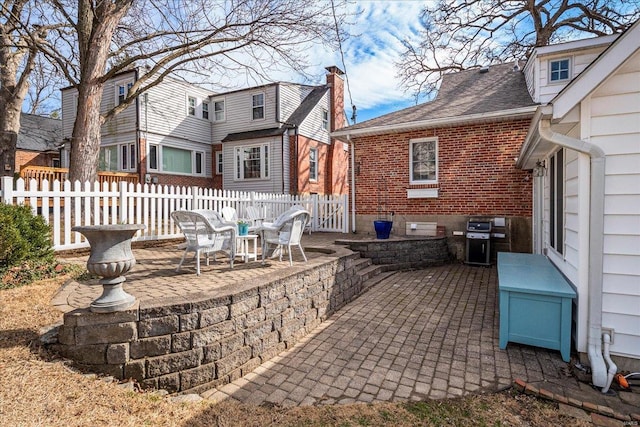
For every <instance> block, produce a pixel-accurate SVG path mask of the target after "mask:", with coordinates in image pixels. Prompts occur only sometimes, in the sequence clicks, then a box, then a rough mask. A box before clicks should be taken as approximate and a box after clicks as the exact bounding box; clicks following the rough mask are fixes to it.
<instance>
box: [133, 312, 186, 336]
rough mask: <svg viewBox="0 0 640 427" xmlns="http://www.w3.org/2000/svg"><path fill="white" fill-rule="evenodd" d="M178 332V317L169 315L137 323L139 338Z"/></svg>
mask: <svg viewBox="0 0 640 427" xmlns="http://www.w3.org/2000/svg"><path fill="white" fill-rule="evenodd" d="M179 330H180V317H179V316H178V315H169V316H163V317H155V318H152V319H146V320H141V321H140V322H138V335H139V336H140V338H147V337H155V336H158V335H167V334H172V333H175V332H179Z"/></svg>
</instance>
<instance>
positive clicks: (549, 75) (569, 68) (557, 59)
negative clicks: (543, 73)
mask: <svg viewBox="0 0 640 427" xmlns="http://www.w3.org/2000/svg"><path fill="white" fill-rule="evenodd" d="M563 61H567V69H566V71H567V77H566V78H564V79H561V78H557V79H555V80H553V75H554V73H557V74H558V77H559V76H560V73H561V72H562V71H565V69H564V68H562V69H558V70H556V71H553V70H552V68H553V64H554V63H561V62H563ZM548 78H549V83H562V82H566V81H569V80H571V58H556V59H550V60H549V74H548Z"/></svg>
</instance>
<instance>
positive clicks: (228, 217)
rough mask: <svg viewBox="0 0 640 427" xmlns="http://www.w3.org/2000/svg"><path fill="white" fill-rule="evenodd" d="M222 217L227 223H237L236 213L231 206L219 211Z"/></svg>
mask: <svg viewBox="0 0 640 427" xmlns="http://www.w3.org/2000/svg"><path fill="white" fill-rule="evenodd" d="M220 213H221V214H222V217H223V218H224V220H225V221H227V222H237V221H238V212H236V208H233V207H231V206H225V207H224V208H222V209H221V210H220Z"/></svg>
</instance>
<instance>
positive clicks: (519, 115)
mask: <svg viewBox="0 0 640 427" xmlns="http://www.w3.org/2000/svg"><path fill="white" fill-rule="evenodd" d="M537 108H538V106H537V105H530V106H527V107H520V108H513V109H510V110H499V111H492V112H489V113H478V114H468V115H464V116H453V117H443V118H438V119H428V120H419V121H414V122H407V123H400V124H393V125H385V126H373V127H369V128H360V129H349V128H344V129H343V130H338V131H335V132H332V133H331V137H333V138H336V139H339V140H341V141H347V140H348V139H349V138H354V137H360V136H371V135H384V134H388V133H401V132H409V131H413V130H420V129H428V128H434V127H443V126H454V125H465V124H471V123H475V122H484V121H488V120H489V121H490V120H496V119H524V118H528V117H533V115H534V113H535V112H536V109H537Z"/></svg>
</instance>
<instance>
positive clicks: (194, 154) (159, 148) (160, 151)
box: [147, 144, 207, 176]
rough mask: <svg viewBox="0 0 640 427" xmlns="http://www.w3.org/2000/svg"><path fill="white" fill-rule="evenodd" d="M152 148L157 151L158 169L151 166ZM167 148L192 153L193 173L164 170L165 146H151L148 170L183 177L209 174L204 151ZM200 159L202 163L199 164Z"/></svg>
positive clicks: (148, 156)
mask: <svg viewBox="0 0 640 427" xmlns="http://www.w3.org/2000/svg"><path fill="white" fill-rule="evenodd" d="M152 147H154V149H155V150H156V167H155V168H154V167H152V164H151V149H152ZM166 147H169V148H171V149H174V150H182V151H188V152H190V153H191V173H182V172H175V171H165V170H164V168H163V167H162V164H163V156H164V153H163V151H164V148H165V146H164V145H162V144H149V151H148V153H147V169H148V170H150V171H155V172H157V173H164V174H167V175H182V176H205V175H206V172H207V166H206V161H207V153H206V152H205V151H202V150H196V149H188V148H183V147H175V146H173V145H167V146H166ZM198 157H200V163H199V164H198ZM198 168H199V169H200V172H197V171H198Z"/></svg>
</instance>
